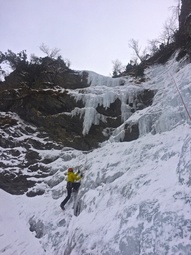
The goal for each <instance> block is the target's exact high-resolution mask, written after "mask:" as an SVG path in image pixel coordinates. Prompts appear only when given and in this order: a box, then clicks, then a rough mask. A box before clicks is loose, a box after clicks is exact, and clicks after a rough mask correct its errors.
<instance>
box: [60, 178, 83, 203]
mask: <svg viewBox="0 0 191 255" xmlns="http://www.w3.org/2000/svg"><path fill="white" fill-rule="evenodd" d="M79 187H80V183H79V182H73V183H72V182H68V183H67V186H66V189H67V197H66V198H65V199H64V201H62V203H61V206H65V204H66V203H67V202H68V200H69V199H70V197H71V194H72V190H73V191H76V192H77V191H78V189H79Z"/></svg>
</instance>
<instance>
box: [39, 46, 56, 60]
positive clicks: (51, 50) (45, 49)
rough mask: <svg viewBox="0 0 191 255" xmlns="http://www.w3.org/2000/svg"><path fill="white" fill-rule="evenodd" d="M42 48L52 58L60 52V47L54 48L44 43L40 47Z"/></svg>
mask: <svg viewBox="0 0 191 255" xmlns="http://www.w3.org/2000/svg"><path fill="white" fill-rule="evenodd" d="M39 48H40V50H41V51H42V52H43V53H45V54H46V55H47V56H48V57H50V58H56V57H58V53H59V52H60V49H58V48H54V49H50V48H49V47H48V46H47V45H45V44H44V43H42V44H41V46H40V47H39Z"/></svg>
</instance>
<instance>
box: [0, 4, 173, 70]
mask: <svg viewBox="0 0 191 255" xmlns="http://www.w3.org/2000/svg"><path fill="white" fill-rule="evenodd" d="M176 3H177V2H176V0H0V33H1V38H0V51H2V52H5V51H7V49H10V50H12V51H13V52H15V53H18V52H19V51H21V50H27V53H28V55H29V56H30V54H31V53H35V54H36V55H37V56H43V53H42V52H41V51H40V49H39V46H40V45H41V44H42V43H44V44H46V45H48V46H49V48H51V49H52V48H59V49H60V50H61V51H60V54H61V55H62V57H63V58H64V59H69V60H70V62H71V68H72V69H75V70H91V71H95V72H97V73H99V74H103V75H109V74H111V73H112V67H113V64H112V61H113V60H116V59H119V60H120V61H121V62H122V63H123V64H124V65H126V64H127V63H128V62H129V60H130V59H132V49H130V48H129V46H128V42H129V40H130V39H131V38H133V39H136V40H139V44H140V46H142V48H144V47H145V46H146V45H147V42H148V40H151V39H155V38H157V37H158V36H159V35H160V33H161V32H162V29H163V26H164V23H165V21H166V19H167V18H168V17H169V16H170V15H171V13H172V10H171V9H170V8H169V7H172V6H175V5H176Z"/></svg>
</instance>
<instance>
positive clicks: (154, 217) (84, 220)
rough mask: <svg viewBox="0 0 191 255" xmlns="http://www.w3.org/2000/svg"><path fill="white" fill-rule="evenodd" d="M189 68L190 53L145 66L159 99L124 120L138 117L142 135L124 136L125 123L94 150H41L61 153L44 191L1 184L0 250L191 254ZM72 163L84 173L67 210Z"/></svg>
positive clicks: (62, 254) (51, 254)
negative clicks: (21, 191)
mask: <svg viewBox="0 0 191 255" xmlns="http://www.w3.org/2000/svg"><path fill="white" fill-rule="evenodd" d="M190 69H191V64H186V60H182V61H181V62H179V63H178V62H176V61H175V60H174V59H171V60H170V61H169V62H168V63H167V64H166V65H164V66H162V65H157V66H154V67H151V68H149V69H148V70H146V76H147V78H148V79H147V82H145V83H144V84H142V86H143V87H144V88H150V89H155V90H158V92H157V93H156V95H155V97H154V100H153V105H152V106H150V107H148V108H145V109H143V110H140V111H137V112H136V113H134V114H133V115H132V116H131V117H130V118H129V119H127V120H126V121H127V122H135V121H136V122H137V121H138V122H139V129H140V137H139V139H137V140H135V141H132V142H123V143H122V142H119V141H120V137H122V133H123V126H121V127H119V128H118V129H117V130H116V132H115V133H114V134H113V137H111V138H110V140H109V141H108V142H105V143H104V144H102V145H101V147H100V148H98V149H96V150H94V151H92V152H89V153H84V152H81V151H76V150H72V149H69V148H63V150H56V149H52V150H43V151H42V150H41V151H38V153H39V154H40V155H41V156H42V157H44V158H51V157H54V158H55V159H54V160H52V162H50V163H48V164H47V166H48V167H49V169H50V170H51V173H52V174H51V175H50V176H47V177H46V178H44V179H43V183H44V184H43V185H44V186H43V189H44V190H45V193H44V194H43V195H41V196H35V197H27V196H25V195H20V196H12V195H10V194H7V193H5V192H4V191H2V190H0V201H1V209H0V226H1V227H0V254H3V255H10V254H14V255H17V254H18V255H20V254H24V255H25V254H27V255H45V254H48V255H100V254H102V255H180V254H182V255H190V254H191V129H190V127H191V122H190V121H191V120H190V114H191V100H190V98H191V85H190V84H191V73H190ZM131 85H132V86H134V85H133V84H131ZM104 86H105V85H104ZM176 86H177V87H176ZM112 87H113V89H114V90H113V91H114V92H113V93H115V90H116V87H115V86H111V87H110V88H112ZM93 88H95V89H97V86H95V85H94V86H91V87H90V89H93ZM99 89H103V87H102V86H99ZM117 89H120V88H119V86H118V85H117ZM123 90H124V86H123V87H121V91H122V94H123V93H125V92H124V91H123ZM179 92H180V94H179ZM180 95H181V97H182V98H181V97H180ZM182 100H183V101H182ZM15 139H16V138H15ZM1 149H2V150H3V148H1ZM55 155H56V157H55ZM70 166H72V167H74V168H76V169H78V168H80V169H81V171H82V172H83V173H84V178H83V181H82V185H81V189H80V191H79V193H78V197H77V203H76V204H75V206H74V198H72V199H71V201H70V202H69V203H68V204H67V205H66V211H65V212H63V211H62V210H61V209H60V207H59V205H60V203H61V201H62V200H63V198H64V197H65V195H66V193H65V186H66V182H65V181H62V180H63V176H64V173H65V170H66V169H67V168H68V167H70ZM31 178H33V180H36V181H38V178H36V177H35V176H34V177H32V176H31ZM37 185H38V183H37ZM31 189H34V188H31ZM73 207H74V209H73Z"/></svg>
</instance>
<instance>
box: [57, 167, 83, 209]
mask: <svg viewBox="0 0 191 255" xmlns="http://www.w3.org/2000/svg"><path fill="white" fill-rule="evenodd" d="M79 174H80V172H79V171H78V173H74V172H73V168H68V176H67V186H66V189H67V197H66V198H65V199H64V200H63V201H62V203H61V204H60V207H61V208H62V210H65V208H64V206H65V204H66V203H67V202H68V200H69V199H70V197H71V194H72V191H73V192H78V189H79V187H80V182H75V181H79V180H80V179H81V178H82V177H83V175H82V174H80V175H79Z"/></svg>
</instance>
